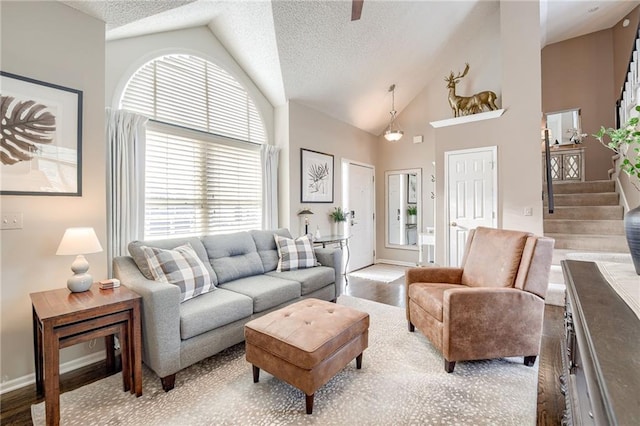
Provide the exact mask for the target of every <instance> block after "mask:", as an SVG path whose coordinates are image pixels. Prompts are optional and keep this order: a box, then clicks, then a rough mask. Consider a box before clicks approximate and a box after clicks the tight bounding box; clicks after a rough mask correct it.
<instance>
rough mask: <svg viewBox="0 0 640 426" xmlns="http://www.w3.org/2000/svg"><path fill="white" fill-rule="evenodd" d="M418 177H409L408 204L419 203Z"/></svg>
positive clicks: (409, 175)
mask: <svg viewBox="0 0 640 426" xmlns="http://www.w3.org/2000/svg"><path fill="white" fill-rule="evenodd" d="M417 188H418V176H416V175H414V174H408V175H407V203H409V204H415V203H417V202H418V191H417Z"/></svg>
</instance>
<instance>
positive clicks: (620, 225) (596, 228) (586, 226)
mask: <svg viewBox="0 0 640 426" xmlns="http://www.w3.org/2000/svg"><path fill="white" fill-rule="evenodd" d="M544 232H545V233H559V234H590V235H598V234H601V235H624V222H623V221H622V220H620V219H618V220H607V219H603V220H581V219H551V218H549V219H545V220H544Z"/></svg>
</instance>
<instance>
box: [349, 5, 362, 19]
mask: <svg viewBox="0 0 640 426" xmlns="http://www.w3.org/2000/svg"><path fill="white" fill-rule="evenodd" d="M363 3H364V0H352V2H351V20H352V21H357V20H358V19H360V15H362V5H363Z"/></svg>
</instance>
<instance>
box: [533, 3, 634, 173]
mask: <svg viewBox="0 0 640 426" xmlns="http://www.w3.org/2000/svg"><path fill="white" fill-rule="evenodd" d="M626 18H628V19H629V20H630V24H629V25H628V26H627V27H623V26H622V21H623V20H624V19H626ZM639 18H640V8H636V9H634V10H633V11H632V12H631V13H630V14H629V15H627V16H626V17H625V18H623V19H622V20H620V22H618V23H617V24H616V25H614V26H613V27H612V28H609V29H606V30H602V31H598V32H595V33H591V34H587V35H584V36H581V37H576V38H572V39H569V40H565V41H562V42H559V43H554V44H550V45H548V46H546V47H545V48H544V49H543V50H542V110H543V112H544V113H549V112H554V111H561V110H565V109H570V108H580V110H581V115H582V131H583V133H587V134H588V137H587V138H585V139H584V140H583V144H584V147H585V177H586V180H600V179H609V174H608V170H609V169H610V168H611V167H612V166H611V155H612V152H611V151H610V150H609V149H607V148H606V147H604V146H602V145H601V144H600V143H599V142H598V141H597V140H596V139H595V138H594V137H593V136H591V135H592V134H594V133H596V132H597V131H598V130H599V129H600V126H605V127H613V126H615V124H616V114H617V112H616V107H615V104H616V101H617V99H618V98H619V96H620V93H621V88H622V85H623V83H624V80H625V78H626V75H627V68H628V65H629V58H630V55H631V50H632V47H633V43H634V40H635V34H636V31H637V28H638V20H639Z"/></svg>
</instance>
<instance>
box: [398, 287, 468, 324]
mask: <svg viewBox="0 0 640 426" xmlns="http://www.w3.org/2000/svg"><path fill="white" fill-rule="evenodd" d="M461 287H464V286H461V285H459V284H445V283H412V284H411V285H410V286H409V299H410V300H413V301H414V302H415V303H416V304H417V305H418V306H420V307H421V308H422V309H424V310H425V311H427V313H428V314H429V315H431V316H432V317H434V318H435V319H437V320H438V321H439V322H442V318H443V315H442V301H443V299H444V292H445V291H446V290H449V289H450V288H461Z"/></svg>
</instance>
